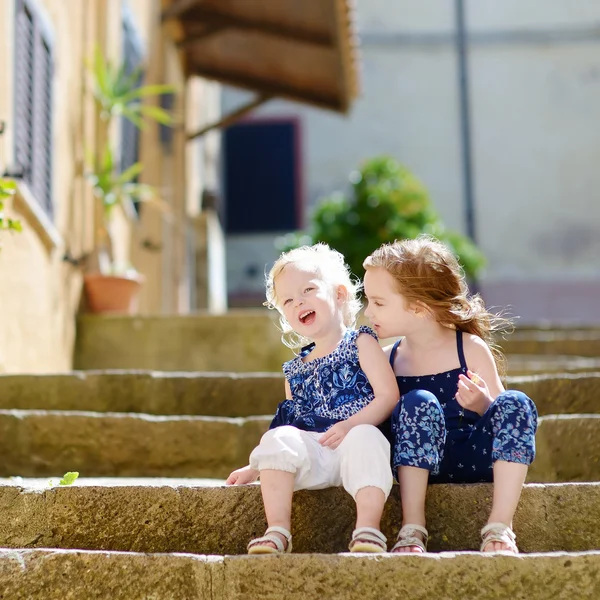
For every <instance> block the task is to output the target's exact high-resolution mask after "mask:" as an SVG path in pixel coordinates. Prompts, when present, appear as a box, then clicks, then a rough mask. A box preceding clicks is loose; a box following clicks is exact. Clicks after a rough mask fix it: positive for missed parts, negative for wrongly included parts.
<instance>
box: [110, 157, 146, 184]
mask: <svg viewBox="0 0 600 600" xmlns="http://www.w3.org/2000/svg"><path fill="white" fill-rule="evenodd" d="M143 170H144V165H143V164H142V163H141V162H136V163H135V164H134V165H131V166H130V167H129V168H128V169H127V170H125V171H123V173H121V174H120V175H119V177H118V178H117V181H116V182H115V183H116V184H117V185H122V184H124V183H128V182H130V181H133V180H134V179H135V178H136V177H137V176H138V175H139V174H140V173H141V172H142V171H143Z"/></svg>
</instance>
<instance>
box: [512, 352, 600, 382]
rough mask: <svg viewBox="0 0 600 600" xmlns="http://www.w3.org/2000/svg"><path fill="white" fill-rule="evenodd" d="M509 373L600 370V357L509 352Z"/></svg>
mask: <svg viewBox="0 0 600 600" xmlns="http://www.w3.org/2000/svg"><path fill="white" fill-rule="evenodd" d="M506 359H507V367H508V369H507V370H508V373H509V375H510V376H512V377H519V376H526V375H544V374H548V373H592V372H598V371H600V358H599V357H589V356H564V355H552V354H541V355H539V354H508V355H507V356H506Z"/></svg>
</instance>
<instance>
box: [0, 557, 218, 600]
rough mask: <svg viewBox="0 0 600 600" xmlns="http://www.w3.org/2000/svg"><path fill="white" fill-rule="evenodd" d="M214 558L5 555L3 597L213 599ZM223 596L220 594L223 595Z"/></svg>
mask: <svg viewBox="0 0 600 600" xmlns="http://www.w3.org/2000/svg"><path fill="white" fill-rule="evenodd" d="M219 570H222V562H220V561H215V560H214V559H212V558H211V557H200V556H181V555H179V556H178V555H160V554H155V555H147V554H134V553H116V552H89V551H75V550H0V597H2V598H10V600H64V599H66V598H85V599H86V600H87V599H90V598H105V599H107V600H109V599H110V600H117V599H122V600H137V599H139V600H142V599H144V600H149V599H156V600H159V599H160V600H192V599H198V600H211V599H212V598H217V597H218V595H215V594H214V593H213V589H212V583H211V577H212V574H213V573H214V574H215V575H217V573H218V571H219ZM217 593H220V591H219V592H217Z"/></svg>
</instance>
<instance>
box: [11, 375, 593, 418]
mask: <svg viewBox="0 0 600 600" xmlns="http://www.w3.org/2000/svg"><path fill="white" fill-rule="evenodd" d="M507 387H511V388H516V389H519V390H522V391H524V392H525V393H526V394H528V395H529V396H530V397H531V398H532V399H533V400H534V401H535V403H536V405H537V408H538V412H539V414H540V415H548V414H558V413H582V414H583V413H597V412H600V401H599V398H600V371H599V372H594V373H579V374H568V373H554V374H543V375H539V374H538V375H534V376H517V377H512V376H511V377H509V378H508V380H507ZM282 398H283V375H282V373H281V372H279V373H174V372H154V371H91V372H90V371H88V372H84V371H76V372H73V373H67V374H62V375H5V376H0V409H2V408H4V409H21V410H35V409H39V410H70V411H74V410H75V411H96V412H130V413H146V414H158V415H203V416H222V417H250V416H252V415H272V414H273V413H274V412H275V408H276V406H277V403H278V402H280V401H281V400H282Z"/></svg>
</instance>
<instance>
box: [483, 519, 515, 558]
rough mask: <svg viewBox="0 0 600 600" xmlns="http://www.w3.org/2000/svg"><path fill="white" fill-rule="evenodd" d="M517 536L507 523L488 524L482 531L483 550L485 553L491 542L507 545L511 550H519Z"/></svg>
mask: <svg viewBox="0 0 600 600" xmlns="http://www.w3.org/2000/svg"><path fill="white" fill-rule="evenodd" d="M516 539H517V536H516V535H515V532H514V531H513V530H512V529H511V528H510V527H509V526H508V525H506V524H505V523H488V524H487V525H486V526H485V527H484V528H483V529H482V530H481V540H482V542H481V548H480V550H481V551H482V552H483V550H484V549H485V547H486V546H487V545H488V544H490V543H491V542H500V543H502V544H507V545H508V546H509V547H510V548H512V549H514V550H517V544H516Z"/></svg>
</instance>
